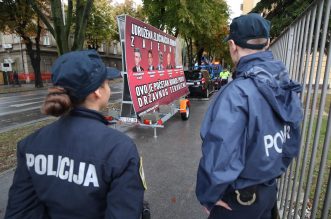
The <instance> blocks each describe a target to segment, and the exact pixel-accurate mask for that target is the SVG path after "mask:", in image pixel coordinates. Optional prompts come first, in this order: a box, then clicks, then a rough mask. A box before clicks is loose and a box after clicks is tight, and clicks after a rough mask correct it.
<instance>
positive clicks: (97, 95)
mask: <svg viewBox="0 0 331 219" xmlns="http://www.w3.org/2000/svg"><path fill="white" fill-rule="evenodd" d="M93 93H94V95H95V97H96V98H98V99H99V98H101V91H100V87H99V88H98V89H96V90H95V91H94V92H93Z"/></svg>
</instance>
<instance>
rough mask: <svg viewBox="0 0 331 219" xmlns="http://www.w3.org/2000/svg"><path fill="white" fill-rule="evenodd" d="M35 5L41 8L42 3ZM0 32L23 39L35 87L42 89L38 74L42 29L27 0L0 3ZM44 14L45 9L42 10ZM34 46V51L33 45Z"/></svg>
mask: <svg viewBox="0 0 331 219" xmlns="http://www.w3.org/2000/svg"><path fill="white" fill-rule="evenodd" d="M36 4H38V5H39V7H40V8H43V6H44V2H43V1H41V0H40V1H38V2H36ZM0 6H1V7H0V8H1V10H0V30H1V31H2V32H5V33H10V34H16V35H18V36H20V37H21V38H22V39H23V43H24V44H25V45H26V48H27V52H28V54H29V57H30V60H31V64H32V67H33V70H34V74H35V87H43V82H42V79H41V73H40V43H39V42H40V36H41V34H42V31H44V28H43V27H42V25H41V23H40V18H39V17H38V16H37V15H36V14H35V13H34V12H33V11H32V10H31V8H30V6H29V4H28V2H27V0H16V1H14V0H3V1H2V2H0ZM44 11H45V13H46V11H47V10H46V9H45V8H44ZM34 44H35V49H34V46H33V45H34Z"/></svg>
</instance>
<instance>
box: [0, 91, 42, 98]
mask: <svg viewBox="0 0 331 219" xmlns="http://www.w3.org/2000/svg"><path fill="white" fill-rule="evenodd" d="M45 94H47V90H41V91H40V92H38V93H34V94H31V93H30V94H21V93H20V94H16V95H10V96H5V97H1V96H2V95H4V94H1V95H0V100H4V99H10V98H13V97H28V96H43V97H45Z"/></svg>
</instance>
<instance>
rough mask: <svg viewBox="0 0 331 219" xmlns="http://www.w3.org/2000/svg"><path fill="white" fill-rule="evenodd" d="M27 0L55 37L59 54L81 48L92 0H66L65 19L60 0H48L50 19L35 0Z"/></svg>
mask: <svg viewBox="0 0 331 219" xmlns="http://www.w3.org/2000/svg"><path fill="white" fill-rule="evenodd" d="M28 1H29V3H30V4H31V6H32V8H33V10H34V11H35V12H36V13H37V14H38V16H39V17H40V19H41V20H42V22H43V23H44V24H45V25H46V26H47V29H48V30H49V31H50V33H51V34H52V35H53V37H54V38H55V40H56V43H57V48H58V53H59V55H61V54H63V53H66V52H69V51H74V50H81V49H83V46H84V41H85V31H86V26H87V20H88V17H89V15H90V12H91V9H92V5H93V0H75V1H73V0H68V6H67V10H66V13H65V19H64V13H63V11H62V5H61V1H60V0H49V1H50V3H51V4H50V6H51V12H52V19H49V18H48V17H47V16H46V14H45V11H44V10H43V8H41V7H40V6H39V5H38V4H37V0H28ZM72 29H74V33H73V34H74V36H73V37H74V40H73V43H72V46H71V48H70V45H69V35H70V33H71V30H72Z"/></svg>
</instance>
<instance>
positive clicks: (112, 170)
mask: <svg viewBox="0 0 331 219" xmlns="http://www.w3.org/2000/svg"><path fill="white" fill-rule="evenodd" d="M118 76H119V71H117V70H116V69H114V68H107V67H106V66H105V65H104V63H103V62H102V60H101V58H100V56H99V55H98V54H97V53H96V52H95V51H94V50H87V51H75V52H70V53H67V54H64V55H62V56H61V57H59V58H58V59H57V60H56V61H55V63H54V65H53V67H52V81H53V84H54V87H53V88H51V89H49V93H48V95H47V97H46V99H45V102H44V104H43V107H42V111H43V112H44V113H45V114H46V115H53V116H60V118H59V119H58V120H57V121H55V122H54V123H52V124H50V125H47V126H45V127H43V128H41V129H40V130H38V131H36V132H35V133H33V134H31V135H30V136H28V137H26V138H25V139H23V140H22V141H20V142H19V143H18V147H17V169H16V172H15V176H14V180H13V185H12V186H11V188H10V191H9V200H8V206H7V210H6V215H5V218H6V219H10V218H13V219H14V218H15V219H25V218H31V219H39V218H43V219H44V218H56V219H98V218H100V219H101V218H102V219H104V218H112V219H130V218H132V219H138V218H140V216H141V212H142V207H143V194H144V186H143V181H142V178H141V175H143V173H142V168H141V166H140V159H139V156H138V152H137V148H136V145H135V144H134V142H133V141H132V140H131V139H130V138H129V137H127V136H126V135H124V134H123V133H121V132H118V131H116V130H114V129H112V128H109V127H107V125H108V122H107V120H105V119H104V117H103V116H102V115H101V114H100V113H99V111H100V110H101V109H103V108H104V107H106V106H107V104H108V100H109V97H110V94H111V91H110V88H109V84H108V83H109V80H110V79H112V78H115V77H118ZM140 173H141V174H140Z"/></svg>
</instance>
